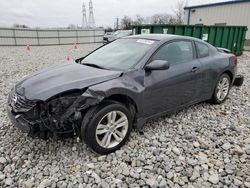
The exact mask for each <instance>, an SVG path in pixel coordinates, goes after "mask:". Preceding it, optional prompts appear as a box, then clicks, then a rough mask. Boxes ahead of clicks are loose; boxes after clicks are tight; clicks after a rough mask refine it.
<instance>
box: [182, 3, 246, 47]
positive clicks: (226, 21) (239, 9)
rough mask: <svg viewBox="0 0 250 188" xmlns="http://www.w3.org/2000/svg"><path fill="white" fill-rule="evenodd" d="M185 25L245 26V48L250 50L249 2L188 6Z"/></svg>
mask: <svg viewBox="0 0 250 188" xmlns="http://www.w3.org/2000/svg"><path fill="white" fill-rule="evenodd" d="M184 10H185V24H188V25H189V24H190V25H196V24H203V25H225V26H226V25H238V26H247V27H248V31H247V34H246V39H247V41H246V46H248V47H247V49H250V47H249V46H250V0H234V1H226V2H220V3H212V4H204V5H197V6H188V7H185V8H184Z"/></svg>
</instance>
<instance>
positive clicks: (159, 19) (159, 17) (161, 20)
mask: <svg viewBox="0 0 250 188" xmlns="http://www.w3.org/2000/svg"><path fill="white" fill-rule="evenodd" d="M169 19H170V15H169V14H154V15H153V16H152V17H151V23H152V24H167V23H168V22H169Z"/></svg>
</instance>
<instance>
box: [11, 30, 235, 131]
mask: <svg viewBox="0 0 250 188" xmlns="http://www.w3.org/2000/svg"><path fill="white" fill-rule="evenodd" d="M126 38H134V39H147V40H154V41H157V44H156V45H152V48H151V49H150V50H149V51H148V53H147V54H146V55H145V56H144V57H143V58H142V59H141V60H140V61H139V62H138V63H137V64H136V65H135V66H133V67H131V68H130V69H128V70H126V71H116V70H102V69H98V68H94V67H88V66H84V65H80V64H79V62H80V61H81V60H82V59H83V58H80V59H78V60H77V62H78V63H74V62H71V63H65V64H62V65H57V66H54V67H52V68H48V69H45V70H42V71H40V72H37V73H35V74H33V75H31V76H29V77H26V78H25V79H23V80H22V81H21V82H19V83H18V84H17V85H16V90H17V92H19V94H22V95H24V96H25V97H26V98H27V99H29V100H41V101H43V102H48V103H49V102H50V100H51V98H54V97H55V96H56V95H58V94H63V93H65V92H69V93H70V92H71V91H73V90H81V94H80V95H79V96H78V98H77V99H76V100H75V101H74V103H73V104H72V105H71V106H70V107H69V108H68V109H67V110H66V111H65V112H64V113H63V114H62V115H61V120H60V122H61V123H62V124H63V122H64V121H67V120H68V119H71V120H72V121H71V123H72V122H73V123H72V124H71V125H70V126H72V129H74V126H75V125H74V122H77V121H78V118H79V117H80V116H79V113H78V115H76V114H77V112H81V111H82V110H86V109H88V108H89V107H91V106H95V105H98V104H99V103H101V102H102V101H103V100H105V99H106V98H110V97H112V96H115V95H119V96H126V97H128V98H129V99H131V100H132V101H133V102H134V104H135V107H136V112H135V113H136V114H135V117H136V122H137V124H136V127H137V128H141V127H142V125H143V124H144V122H145V121H146V120H147V119H150V118H152V117H156V116H157V115H160V114H164V113H169V112H172V111H176V110H177V109H180V108H183V107H185V106H189V105H191V104H195V103H197V102H201V101H205V100H208V99H210V98H211V97H212V94H213V91H214V87H215V84H216V83H217V80H218V79H219V77H220V75H221V74H222V73H224V72H229V73H230V74H232V83H233V81H234V78H235V76H236V74H237V66H236V63H235V62H231V61H230V57H231V56H232V55H231V54H226V53H222V52H219V51H218V50H217V49H216V48H215V47H213V46H211V45H210V44H207V43H205V42H203V41H201V40H199V39H195V38H192V37H184V36H175V35H157V34H154V35H139V36H130V37H126ZM173 40H189V41H192V43H193V47H194V52H195V53H194V59H193V60H190V61H188V62H185V63H181V64H176V65H170V67H169V69H167V70H153V71H146V70H145V69H144V67H145V66H146V65H147V64H148V63H150V62H151V61H150V60H151V57H152V55H153V54H154V53H155V52H156V51H157V50H158V49H159V48H161V46H162V45H164V44H166V43H169V42H171V41H173ZM196 41H197V42H201V43H204V44H206V45H207V46H208V47H209V51H210V56H208V57H205V58H199V57H198V55H197V53H196V47H195V45H194V43H195V42H196ZM195 67H196V68H197V69H196V70H195V71H193V69H194V68H195ZM63 100H65V99H63ZM9 106H10V102H9ZM45 107H46V106H45ZM8 110H9V111H11V108H8ZM9 114H10V115H11V114H12V113H11V112H10V113H9ZM12 116H14V117H16V114H12ZM18 118H20V117H18ZM72 118H73V119H72ZM74 118H76V119H74ZM11 119H13V118H11ZM76 120H77V121H76ZM26 130H27V129H26ZM74 130H75V129H74Z"/></svg>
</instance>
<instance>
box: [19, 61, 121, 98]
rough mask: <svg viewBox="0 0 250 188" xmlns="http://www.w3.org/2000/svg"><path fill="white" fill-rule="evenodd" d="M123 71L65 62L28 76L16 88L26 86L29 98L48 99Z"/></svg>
mask: <svg viewBox="0 0 250 188" xmlns="http://www.w3.org/2000/svg"><path fill="white" fill-rule="evenodd" d="M120 75H121V71H110V70H103V69H98V68H94V67H89V66H85V65H80V64H77V63H74V62H71V63H64V64H60V65H57V66H53V67H51V68H47V69H45V70H43V71H40V72H38V73H35V74H33V75H31V76H28V77H26V78H25V79H24V80H23V81H21V82H20V83H19V84H17V85H16V90H17V91H18V90H22V88H24V89H23V90H24V93H23V94H24V95H25V97H26V98H27V99H29V100H43V101H45V100H47V99H49V98H50V97H52V96H54V95H56V94H58V93H62V92H65V91H69V90H76V89H78V90H79V89H83V88H85V87H89V86H90V85H94V84H97V83H100V82H104V81H107V80H110V79H114V78H117V77H119V76H120Z"/></svg>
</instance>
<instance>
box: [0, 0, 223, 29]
mask: <svg viewBox="0 0 250 188" xmlns="http://www.w3.org/2000/svg"><path fill="white" fill-rule="evenodd" d="M92 1H93V5H94V16H95V21H96V25H97V26H112V27H113V25H114V22H115V18H116V17H117V16H118V17H119V18H122V17H123V16H124V15H128V16H130V17H132V18H134V17H135V16H136V14H140V15H142V16H151V15H153V14H155V13H169V14H171V13H172V10H173V8H174V7H175V4H176V3H177V2H178V0H171V1H170V0H92ZM220 1H228V0H189V1H188V2H189V3H188V5H198V4H204V3H214V2H220ZM83 2H84V3H85V4H86V5H87V7H86V8H87V9H88V2H89V0H59V1H56V0H1V1H0V8H1V10H0V26H7V27H8V26H12V25H13V24H15V23H17V24H26V25H28V26H30V27H65V26H68V25H69V24H75V25H79V26H80V25H81V20H82V15H81V7H82V3H83Z"/></svg>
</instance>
